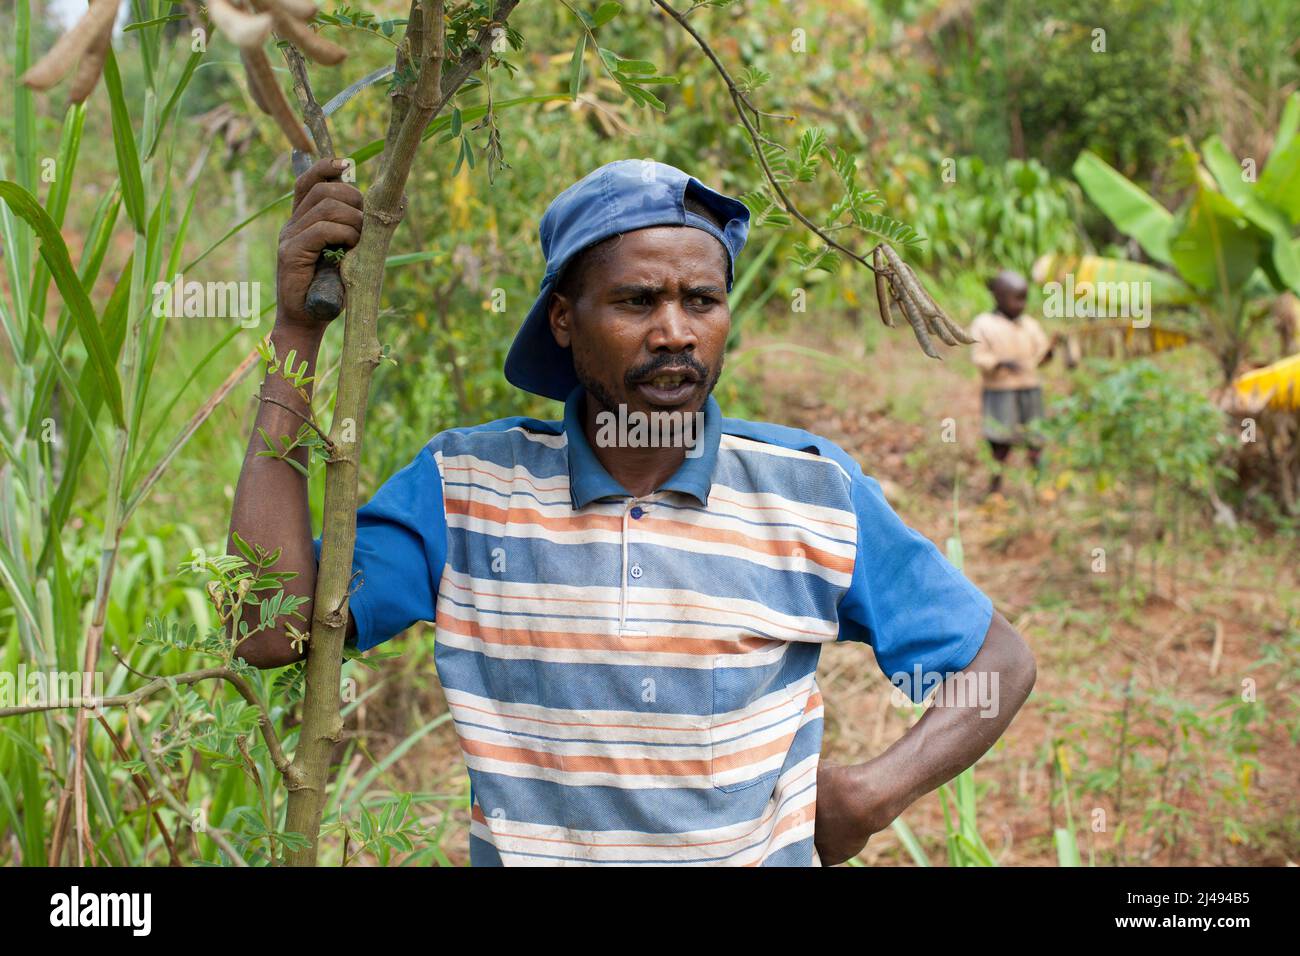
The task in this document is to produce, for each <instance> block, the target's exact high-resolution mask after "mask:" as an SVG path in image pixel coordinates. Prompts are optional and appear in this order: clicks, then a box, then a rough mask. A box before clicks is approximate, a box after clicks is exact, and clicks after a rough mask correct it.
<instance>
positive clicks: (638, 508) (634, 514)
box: [631, 505, 645, 518]
mask: <svg viewBox="0 0 1300 956" xmlns="http://www.w3.org/2000/svg"><path fill="white" fill-rule="evenodd" d="M643 514H645V512H644V511H642V510H641V506H640V505H637V506H636V507H634V508H633V509H632V511H631V515H632V517H633V518H640V517H641V516H642V515H643Z"/></svg>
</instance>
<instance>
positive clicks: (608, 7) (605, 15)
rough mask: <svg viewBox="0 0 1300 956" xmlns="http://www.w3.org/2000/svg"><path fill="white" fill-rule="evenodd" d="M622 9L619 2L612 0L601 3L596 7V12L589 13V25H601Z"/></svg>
mask: <svg viewBox="0 0 1300 956" xmlns="http://www.w3.org/2000/svg"><path fill="white" fill-rule="evenodd" d="M622 10H623V4H621V3H613V2H612V0H611V2H609V3H602V4H601V5H600V6H598V7H597V8H596V12H595V13H593V14H592V15H591V26H592V27H593V28H595V27H599V26H603V25H604V24H606V23H608V22H609V21H610V20H613V19H614V18H615V17H616V16H618V15H619V13H621V12H622Z"/></svg>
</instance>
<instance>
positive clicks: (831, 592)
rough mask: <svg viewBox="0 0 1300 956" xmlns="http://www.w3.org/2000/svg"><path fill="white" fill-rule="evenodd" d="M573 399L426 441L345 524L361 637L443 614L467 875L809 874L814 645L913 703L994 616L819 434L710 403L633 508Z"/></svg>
mask: <svg viewBox="0 0 1300 956" xmlns="http://www.w3.org/2000/svg"><path fill="white" fill-rule="evenodd" d="M583 398H584V395H583V391H582V389H581V387H579V388H577V389H575V390H574V392H573V394H572V395H570V397H569V399H568V401H567V403H566V405H565V414H564V419H563V420H561V421H541V420H537V419H531V418H521V417H516V418H507V419H502V420H499V421H494V422H489V423H486V424H483V425H478V426H474V427H470V428H454V429H450V430H448V431H444V432H442V433H440V434H438V435H436V436H435V437H434V438H433V439H432V440H430V441H429V443H428V444H427V445H426V446H425V447H424V448H423V449H422V450H421V451H420V453H419V454H418V455H417V456H416V457H415V459H414V460H413V461H412V462H411V463H410V464H409V465H407V466H406V467H405V468H403V469H402V470H401V471H399V472H397V473H396V474H394V475H393V476H392V477H391V478H390V479H389V480H388V481H387V482H386V483H385V484H384V485H383V486H382V487H381V488H380V490H379V491H378V492H377V493H376V494H375V496H374V498H373V499H372V500H371V501H370V502H368V503H367V504H366V505H365V506H364V507H363V508H361V509H360V510H359V511H358V513H357V544H356V552H355V557H354V564H355V568H356V570H357V572H359V575H360V576H359V577H358V578H357V584H356V590H355V591H354V593H353V595H352V598H351V603H350V608H351V613H352V615H353V617H354V618H355V620H356V624H357V645H358V647H359V648H361V649H363V650H364V649H366V648H370V647H374V646H375V645H377V644H379V643H381V642H383V641H385V640H387V639H389V638H391V637H393V636H394V635H396V634H398V633H400V632H401V631H403V630H405V629H406V628H407V627H409V626H410V625H412V624H413V623H415V622H416V621H422V620H431V621H434V622H435V625H436V641H435V661H436V665H437V670H438V677H439V679H440V681H441V683H442V686H443V689H444V691H445V693H446V698H447V704H448V707H449V709H450V711H451V716H452V719H453V721H454V723H455V727H456V732H457V735H458V737H459V740H460V746H461V749H462V752H463V754H464V758H465V763H466V766H467V768H468V771H469V776H470V784H471V793H472V809H471V813H472V820H471V825H470V857H471V861H472V863H473V864H474V865H572V864H614V865H632V864H652V865H665V864H695V865H704V864H723V865H760V864H762V865H798V866H809V865H817V864H818V859H817V855H816V851H815V849H814V847H813V824H814V811H815V807H816V801H817V785H816V784H817V762H818V758H819V754H820V749H821V739H822V723H823V720H822V718H823V710H822V697H821V693H820V692H819V690H818V687H817V680H816V671H817V661H818V657H819V655H820V653H821V649H822V647H823V646H824V645H826V644H831V643H834V642H836V641H841V640H856V641H865V642H867V643H869V644H870V645H871V646H872V648H873V650H874V652H875V656H876V661H877V663H878V665H879V666H880V668H881V670H882V671H883V672H884V673H885V675H886V676H887V677H890V678H891V680H892V681H893V682H894V683H895V684H896V685H897V686H899V687H901V688H902V689H904V690H905V691H906V692H907V693H908V694H909V696H911V697H912V698H913V699H914V700H915V699H920V697H921V696H923V694H922V691H923V690H924V689H925V688H922V687H920V686H918V685H916V683H915V682H914V681H913V680H912V678H913V677H914V676H915V675H916V674H918V673H926V674H947V673H949V672H952V671H956V670H960V669H961V668H962V667H964V666H965V665H967V664H968V663H969V662H970V661H971V659H972V658H973V657H974V656H975V654H976V652H977V651H978V650H979V648H980V646H981V644H982V642H983V639H984V635H985V633H986V631H987V629H988V625H989V621H990V619H991V615H992V604H991V602H990V601H989V599H988V598H987V597H986V596H985V595H984V594H983V593H981V592H980V591H979V590H978V589H976V588H975V586H974V585H972V584H971V583H970V582H969V581H968V580H967V579H966V578H965V577H963V576H962V574H961V572H959V571H958V570H957V569H956V568H955V567H953V566H952V565H951V564H950V563H949V562H948V561H947V560H946V559H945V558H944V557H943V555H942V554H940V552H939V551H938V549H937V548H935V546H934V545H933V544H932V543H931V542H930V541H929V540H928V539H926V538H925V537H923V536H922V535H920V534H919V533H917V532H916V531H914V530H912V529H910V528H908V527H907V526H906V525H905V524H904V523H903V522H902V521H901V520H900V519H899V517H898V516H897V515H896V514H895V513H894V511H893V510H892V509H891V508H890V506H889V505H888V504H887V503H886V501H885V498H884V496H883V495H882V494H881V491H880V486H879V484H878V483H877V482H876V481H875V479H873V478H870V477H867V476H866V475H864V474H863V472H862V470H861V468H860V467H859V466H858V465H857V463H856V462H855V461H854V460H853V459H852V458H851V457H850V456H849V455H847V454H846V453H845V452H844V451H843V450H841V449H840V448H838V447H837V446H836V445H834V444H833V443H831V442H829V441H827V440H826V439H824V438H820V437H818V436H816V435H813V434H810V433H808V432H806V431H802V430H799V429H795V428H787V427H784V426H780V425H773V424H767V423H761V422H750V421H745V420H741V419H732V418H724V417H723V416H722V413H721V411H720V409H719V407H718V404H717V402H716V400H714V399H713V398H712V397H710V398H709V399H708V401H707V404H706V407H705V410H704V427H703V437H702V445H703V447H702V451H701V452H700V453H699V454H698V456H697V457H687V458H686V459H685V460H684V461H683V463H682V465H681V467H680V468H679V469H678V471H677V472H676V473H675V474H674V475H673V476H672V477H671V478H669V479H668V480H667V481H665V482H664V483H663V484H662V485H661V486H660V487H659V488H658V489H657V490H656V491H655V492H654V493H653V494H649V495H646V496H644V497H641V498H636V497H633V496H632V495H630V494H629V493H628V492H627V491H626V490H625V489H624V488H623V487H622V486H621V485H620V484H619V483H618V482H617V481H615V480H614V478H612V477H611V476H610V474H609V473H608V472H607V471H605V469H604V467H603V466H602V465H601V464H600V462H599V461H598V459H597V458H596V455H595V454H594V452H593V451H592V448H591V446H590V444H589V442H588V440H587V438H586V436H585V434H584V431H583V427H582V414H581V412H582V407H583V406H582V402H583ZM318 548H319V544H318Z"/></svg>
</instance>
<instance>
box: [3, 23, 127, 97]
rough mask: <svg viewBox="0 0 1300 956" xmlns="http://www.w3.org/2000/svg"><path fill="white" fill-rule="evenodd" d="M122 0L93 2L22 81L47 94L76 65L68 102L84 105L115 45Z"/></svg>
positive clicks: (24, 75) (25, 74)
mask: <svg viewBox="0 0 1300 956" xmlns="http://www.w3.org/2000/svg"><path fill="white" fill-rule="evenodd" d="M118 5H119V0H90V7H89V9H87V10H86V12H85V13H83V14H82V15H81V19H80V20H78V21H77V23H76V25H75V26H73V28H72V29H71V30H69V31H68V32H67V33H65V34H63V36H61V37H59V39H58V40H56V41H55V43H54V46H52V47H50V51H49V52H48V53H46V54H45V56H43V57H41V58H40V60H38V61H37V62H36V63H35V64H33V65H32V67H31V68H30V69H29V70H28V71H27V72H26V73H24V74H23V76H22V81H23V83H25V84H26V85H27V86H29V87H31V88H32V89H34V90H48V89H49V88H50V87H52V86H54V84H56V83H58V82H59V81H60V80H62V79H63V78H64V77H65V76H66V75H67V74H68V71H69V70H71V69H72V67H73V65H74V64H75V65H76V67H77V72H76V74H75V75H74V76H73V78H72V87H71V88H70V89H69V90H68V98H69V99H70V100H72V102H74V103H82V102H85V99H86V97H88V96H89V95H90V94H91V92H93V91H94V89H95V84H96V83H98V82H99V77H100V74H101V73H103V72H104V61H105V60H106V59H108V51H109V47H110V46H111V44H112V42H113V22H114V21H115V20H116V19H117V8H118Z"/></svg>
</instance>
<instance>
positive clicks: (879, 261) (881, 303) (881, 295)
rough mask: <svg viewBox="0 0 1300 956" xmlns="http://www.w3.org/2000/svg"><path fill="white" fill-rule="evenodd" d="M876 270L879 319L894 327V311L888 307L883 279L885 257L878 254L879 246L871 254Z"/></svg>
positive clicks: (887, 291)
mask: <svg viewBox="0 0 1300 956" xmlns="http://www.w3.org/2000/svg"><path fill="white" fill-rule="evenodd" d="M871 261H872V262H873V263H874V264H875V271H876V305H877V306H878V307H879V308H880V321H881V322H884V323H885V325H887V326H889V327H890V328H891V329H892V328H893V327H894V311H893V309H891V308H890V307H889V289H888V286H887V283H886V281H885V268H886V267H885V257H884V256H882V255H881V254H880V247H879V246H876V251H875V252H874V253H872V255H871Z"/></svg>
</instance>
